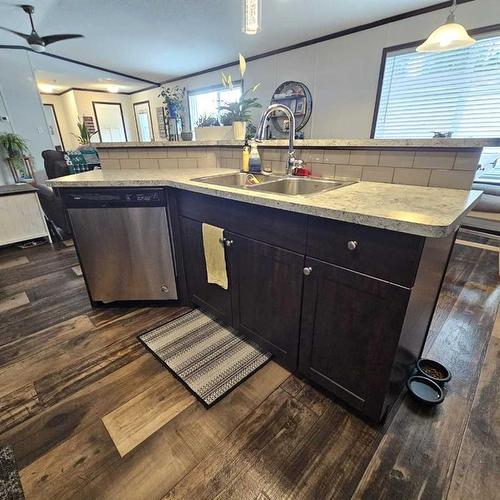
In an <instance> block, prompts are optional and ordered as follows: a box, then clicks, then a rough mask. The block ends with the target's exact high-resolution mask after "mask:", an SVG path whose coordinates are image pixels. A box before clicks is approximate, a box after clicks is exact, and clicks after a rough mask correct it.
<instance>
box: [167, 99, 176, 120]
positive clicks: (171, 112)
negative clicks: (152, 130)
mask: <svg viewBox="0 0 500 500" xmlns="http://www.w3.org/2000/svg"><path fill="white" fill-rule="evenodd" d="M167 112H168V116H169V117H170V118H177V115H178V114H179V106H178V105H177V104H175V103H173V102H169V103H168V104H167Z"/></svg>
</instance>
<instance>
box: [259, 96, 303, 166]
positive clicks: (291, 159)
mask: <svg viewBox="0 0 500 500" xmlns="http://www.w3.org/2000/svg"><path fill="white" fill-rule="evenodd" d="M274 111H283V113H285V115H286V116H287V118H288V159H287V162H286V173H287V175H291V174H293V171H294V169H295V168H296V167H298V166H300V165H302V164H303V161H302V160H297V159H296V158H295V148H294V146H293V140H294V139H295V116H293V113H292V110H291V109H290V108H289V107H288V106H285V105H284V104H271V105H270V106H269V107H268V108H267V109H266V110H265V111H264V113H262V116H261V118H260V123H259V128H258V129H257V134H256V136H255V139H256V140H257V141H262V140H263V139H264V132H265V128H266V121H267V119H268V117H269V115H270V114H271V113H273V112H274Z"/></svg>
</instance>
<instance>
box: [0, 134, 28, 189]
mask: <svg viewBox="0 0 500 500" xmlns="http://www.w3.org/2000/svg"><path fill="white" fill-rule="evenodd" d="M0 147H1V148H2V149H3V150H5V152H6V153H7V156H6V158H5V159H6V160H7V163H8V164H9V168H10V171H11V173H12V176H13V178H14V181H15V182H26V181H30V180H32V179H33V165H32V163H31V155H30V152H29V149H28V145H27V144H26V141H25V140H24V139H23V138H22V137H21V136H20V135H18V134H14V133H12V132H5V133H2V134H0Z"/></svg>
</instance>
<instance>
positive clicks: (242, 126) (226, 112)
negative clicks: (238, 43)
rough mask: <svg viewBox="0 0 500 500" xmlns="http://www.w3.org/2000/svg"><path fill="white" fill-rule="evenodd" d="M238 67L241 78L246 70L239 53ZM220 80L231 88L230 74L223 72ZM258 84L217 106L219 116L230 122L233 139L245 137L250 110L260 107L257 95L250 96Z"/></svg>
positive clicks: (243, 60) (226, 86)
mask: <svg viewBox="0 0 500 500" xmlns="http://www.w3.org/2000/svg"><path fill="white" fill-rule="evenodd" d="M239 68H240V75H241V78H243V76H244V74H245V71H246V61H245V58H244V57H243V56H242V55H241V54H240V66H239ZM221 80H222V85H224V87H225V88H227V89H232V88H233V81H232V78H231V75H226V74H224V72H223V73H222V77H221ZM259 85H260V83H257V84H256V85H254V86H253V87H251V88H249V89H248V90H247V91H246V92H244V93H243V94H241V96H240V97H239V99H238V100H236V101H233V102H226V101H223V102H222V105H221V106H219V108H218V109H219V112H220V113H221V116H224V119H225V120H226V121H227V122H230V123H231V124H232V126H233V139H235V140H238V141H242V140H244V139H245V136H246V127H247V123H248V122H249V121H250V119H251V110H252V109H257V108H261V107H262V105H261V104H260V103H259V100H258V98H257V97H251V94H253V93H255V91H256V90H257V89H258V87H259Z"/></svg>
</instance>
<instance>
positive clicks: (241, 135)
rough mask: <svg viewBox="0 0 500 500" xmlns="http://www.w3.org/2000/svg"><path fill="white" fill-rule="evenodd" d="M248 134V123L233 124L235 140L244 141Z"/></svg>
mask: <svg viewBox="0 0 500 500" xmlns="http://www.w3.org/2000/svg"><path fill="white" fill-rule="evenodd" d="M246 134H247V122H233V139H234V140H235V141H244V140H245V136H246Z"/></svg>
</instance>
